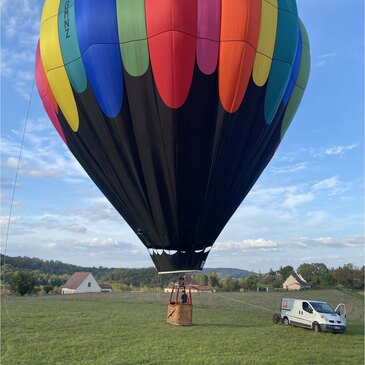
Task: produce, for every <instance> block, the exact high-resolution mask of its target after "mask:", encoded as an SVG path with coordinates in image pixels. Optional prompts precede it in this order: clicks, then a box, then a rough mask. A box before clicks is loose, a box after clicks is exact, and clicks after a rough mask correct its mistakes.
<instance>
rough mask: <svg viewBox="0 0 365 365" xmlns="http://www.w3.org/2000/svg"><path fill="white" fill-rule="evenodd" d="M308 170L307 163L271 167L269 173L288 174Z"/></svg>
mask: <svg viewBox="0 0 365 365" xmlns="http://www.w3.org/2000/svg"><path fill="white" fill-rule="evenodd" d="M307 169H308V162H299V163H296V164H294V165H287V166H280V167H276V166H273V167H271V171H272V172H273V173H275V174H290V173H294V172H298V171H304V170H307Z"/></svg>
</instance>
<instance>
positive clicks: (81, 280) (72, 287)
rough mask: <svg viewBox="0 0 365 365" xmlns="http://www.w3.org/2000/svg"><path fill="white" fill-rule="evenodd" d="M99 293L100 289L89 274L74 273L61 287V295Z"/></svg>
mask: <svg viewBox="0 0 365 365" xmlns="http://www.w3.org/2000/svg"><path fill="white" fill-rule="evenodd" d="M100 292H101V288H100V286H99V284H98V283H97V282H96V280H95V279H94V277H93V276H92V274H91V273H90V272H75V273H74V274H73V275H72V276H71V277H70V278H69V279H68V280H67V282H66V283H65V284H64V285H63V286H62V287H61V294H77V293H100Z"/></svg>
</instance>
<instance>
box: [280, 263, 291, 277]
mask: <svg viewBox="0 0 365 365" xmlns="http://www.w3.org/2000/svg"><path fill="white" fill-rule="evenodd" d="M293 270H294V268H293V266H290V265H287V266H284V267H282V266H280V269H279V271H280V274H281V275H282V277H283V279H284V280H286V279H287V278H288V277H289V275H290V274H291V273H292V271H293Z"/></svg>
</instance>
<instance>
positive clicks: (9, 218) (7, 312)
mask: <svg viewBox="0 0 365 365" xmlns="http://www.w3.org/2000/svg"><path fill="white" fill-rule="evenodd" d="M33 90H34V79H33V82H32V89H31V92H30V98H29V102H28V108H27V114H26V117H25V123H24V129H23V136H22V141H21V144H20V149H19V155H18V163H17V167H16V171H15V177H14V186H13V191H12V194H11V200H10V210H9V217H8V224H7V227H6V235H5V242H4V260H3V261H4V268H5V265H6V253H7V249H8V241H9V232H10V222H11V217H12V214H13V206H14V198H15V191H16V184H17V182H18V176H19V169H20V160H21V157H22V152H23V145H24V139H25V131H26V129H27V124H28V119H29V111H30V105H31V103H32V98H33ZM3 277H4V306H5V311H6V315H7V316H8V318H9V319H10V320H11V321H13V322H14V319H13V318H11V316H10V314H9V311H8V306H7V302H6V291H5V282H6V272H5V270H4V273H3Z"/></svg>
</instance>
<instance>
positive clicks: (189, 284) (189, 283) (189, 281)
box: [164, 274, 216, 293]
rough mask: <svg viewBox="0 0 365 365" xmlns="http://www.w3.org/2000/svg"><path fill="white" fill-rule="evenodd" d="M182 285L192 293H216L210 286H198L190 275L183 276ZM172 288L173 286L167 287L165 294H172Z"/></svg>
mask: <svg viewBox="0 0 365 365" xmlns="http://www.w3.org/2000/svg"><path fill="white" fill-rule="evenodd" d="M177 284H178V283H176V284H175V285H177ZM184 284H185V288H186V289H190V291H191V292H192V293H203V292H208V293H214V292H215V291H216V289H215V288H213V287H212V286H210V285H200V284H198V283H197V282H196V281H195V280H194V278H193V276H192V275H188V274H186V275H184ZM172 288H173V285H171V286H168V287H166V288H165V290H164V291H165V293H171V292H172Z"/></svg>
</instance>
